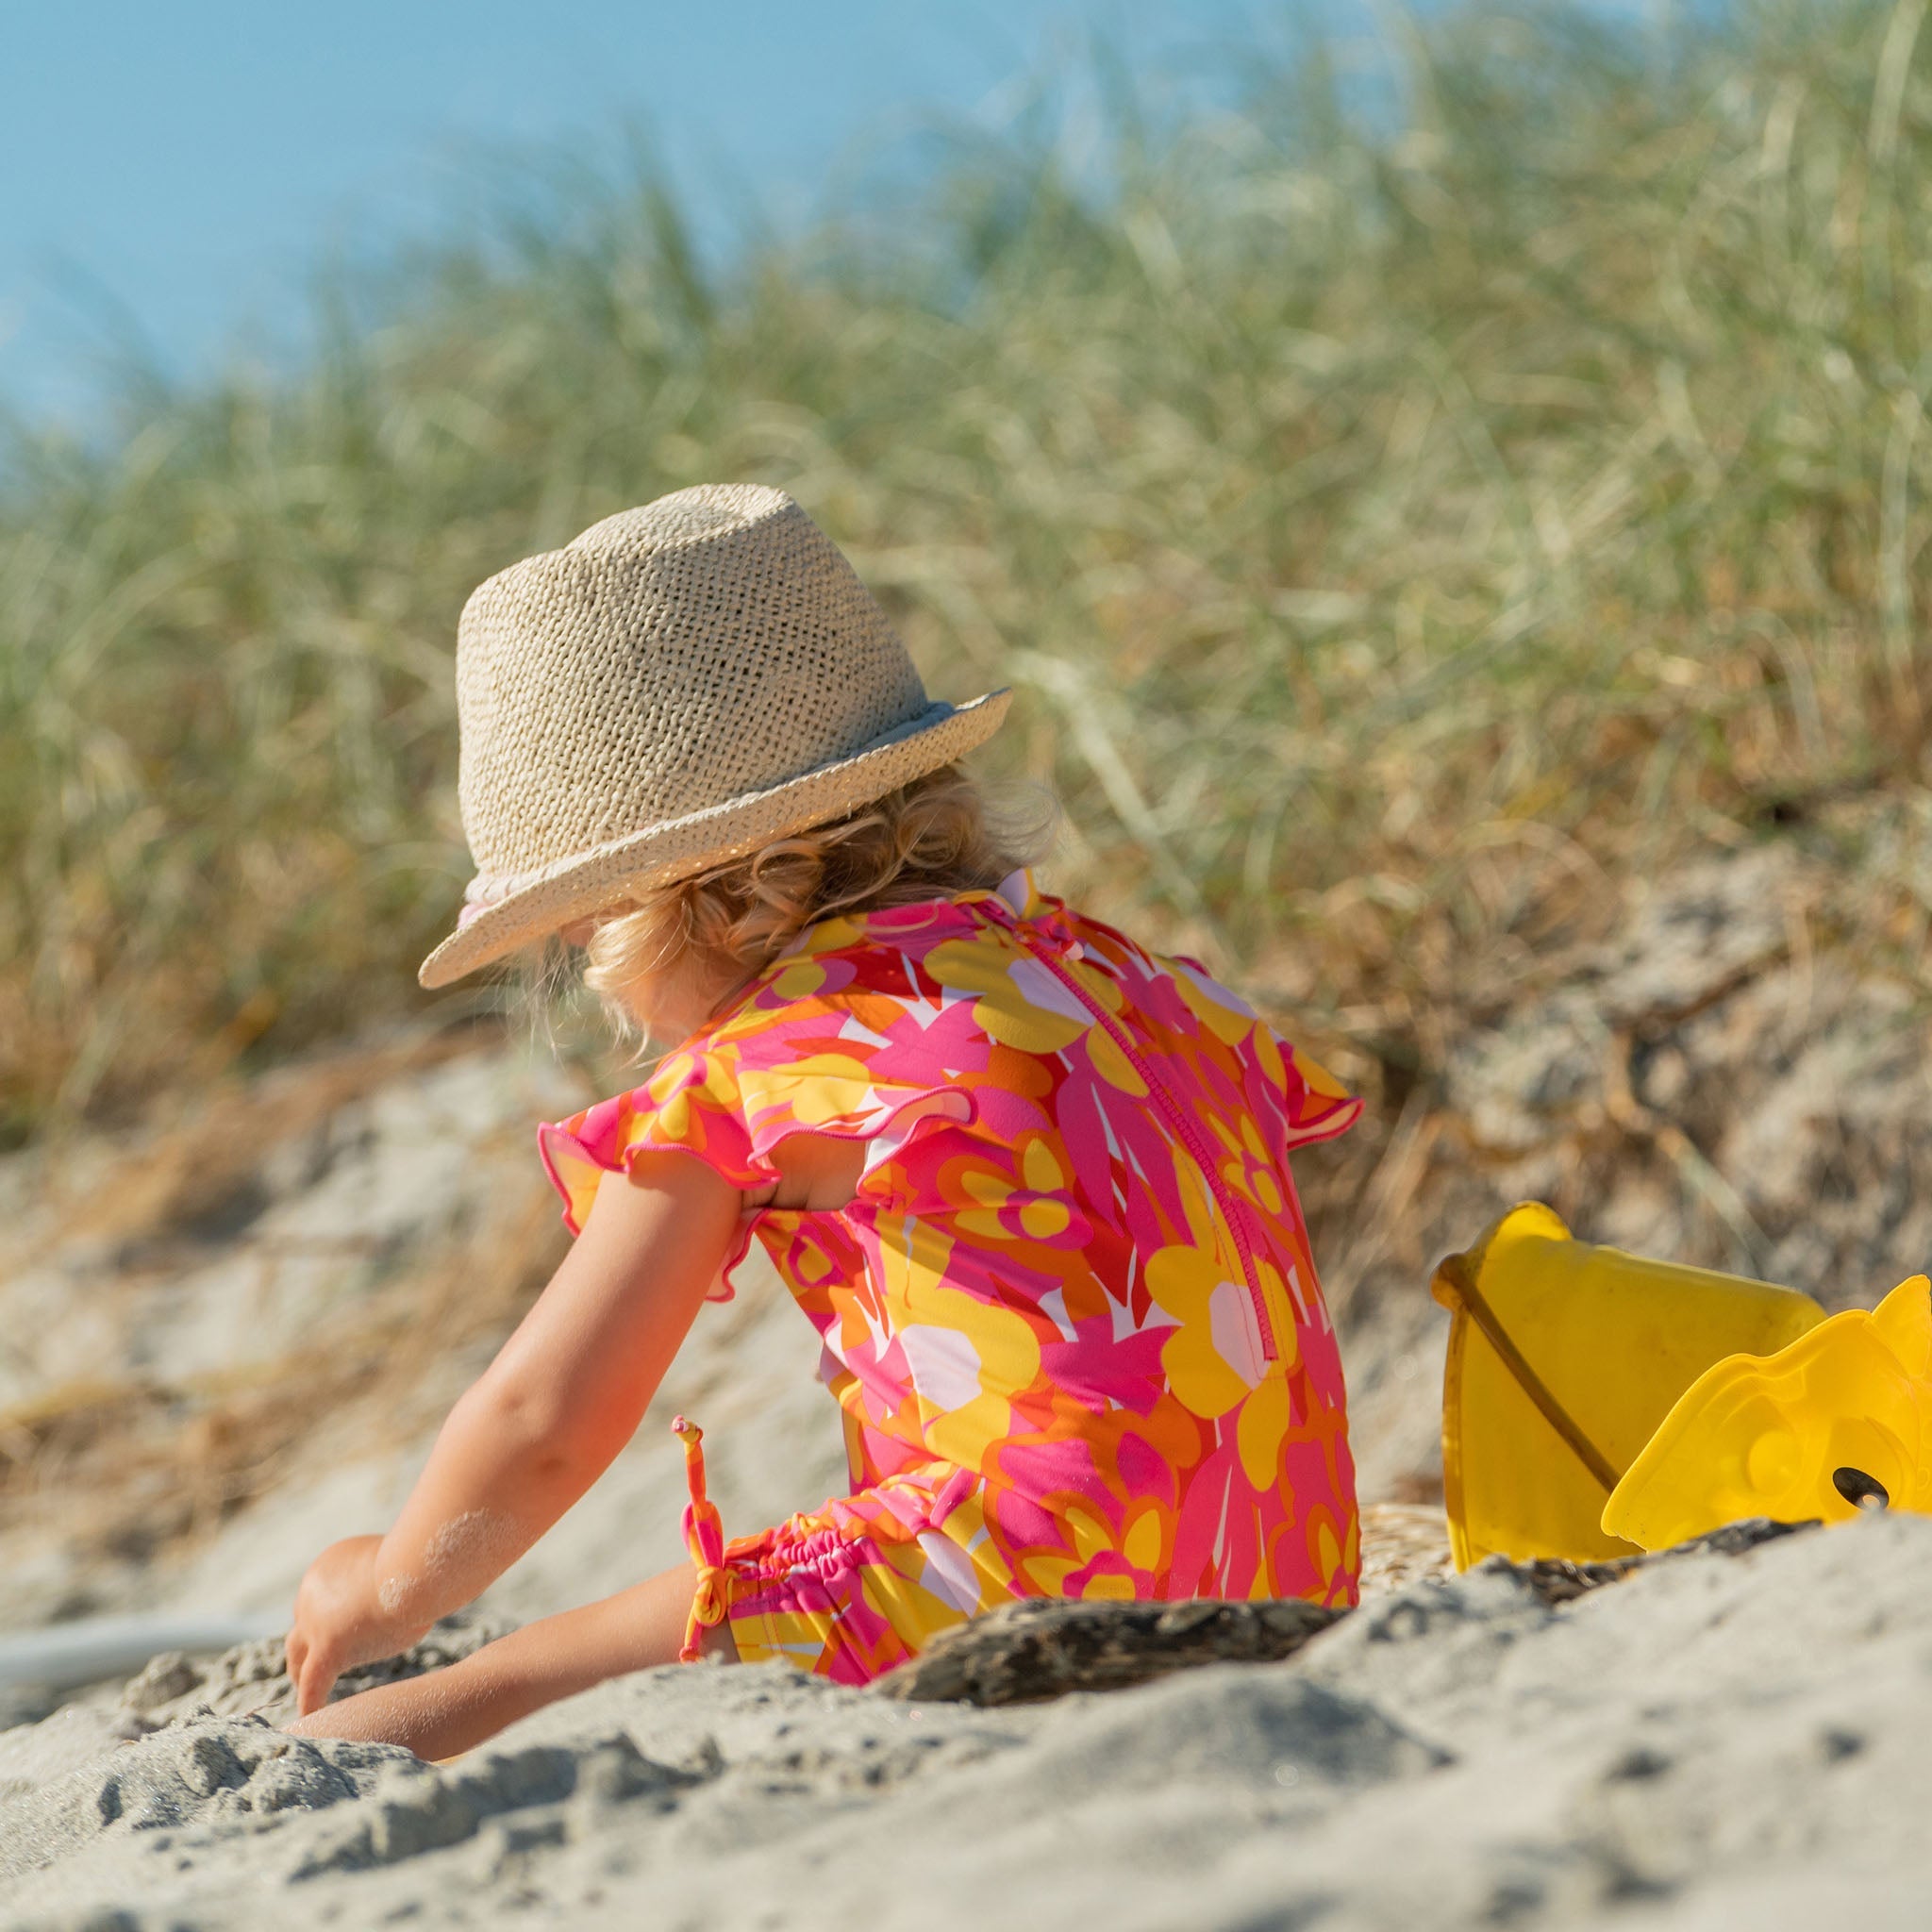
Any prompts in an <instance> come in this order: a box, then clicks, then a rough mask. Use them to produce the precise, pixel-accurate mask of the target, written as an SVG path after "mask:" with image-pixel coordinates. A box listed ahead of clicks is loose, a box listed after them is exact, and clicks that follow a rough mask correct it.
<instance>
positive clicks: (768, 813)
mask: <svg viewBox="0 0 1932 1932" xmlns="http://www.w3.org/2000/svg"><path fill="white" fill-rule="evenodd" d="M1012 696H1013V693H1012V691H1011V690H1010V689H1003V690H1000V691H989V692H988V693H987V694H986V695H985V696H984V697H979V698H974V700H973V702H972V703H971V704H967V705H959V706H957V707H955V706H952V705H946V704H936V705H932V706H930V707H928V708H926V709H925V710H924V711H923V712H921V713H920V715H919V716H918V717H917V718H914V719H912V720H910V721H909V722H908V723H907V724H902V725H900V726H898V728H897V729H896V730H893V731H891V732H889V733H887V734H886V735H885V736H884V737H883V738H878V739H875V740H874V741H873V742H872V743H871V744H868V745H866V746H864V747H862V748H861V749H860V750H858V751H857V752H854V753H853V754H852V756H851V757H849V758H840V759H838V760H837V761H836V762H835V763H832V764H829V765H821V766H820V767H819V768H818V769H817V770H816V771H811V772H806V773H804V774H801V775H800V776H798V777H796V778H788V779H787V780H786V781H785V782H784V783H783V784H782V785H774V786H772V787H770V788H769V789H768V790H766V791H753V792H747V793H746V794H745V795H744V796H742V797H740V798H733V799H727V800H726V801H725V802H724V804H723V805H714V806H708V807H707V808H705V809H704V810H703V811H695V812H691V813H689V814H687V815H686V816H685V817H683V818H678V819H670V820H667V821H666V822H665V823H663V824H657V825H651V826H648V827H646V828H645V829H644V830H643V831H641V832H633V833H630V834H629V835H628V836H626V837H625V838H623V839H620V840H616V841H613V842H612V843H610V844H608V845H600V846H598V847H597V848H596V849H595V850H594V851H591V852H586V853H580V854H578V855H577V856H576V857H575V858H567V859H561V860H559V861H558V862H557V863H556V864H555V865H551V866H547V867H545V868H544V870H543V872H542V873H541V874H539V875H538V876H537V877H535V878H533V879H531V880H530V881H529V882H528V883H527V884H525V885H522V886H519V887H518V888H517V890H516V891H513V892H510V893H508V894H506V896H505V897H503V898H501V899H498V900H496V901H495V902H494V903H493V904H491V905H489V906H487V907H485V908H483V910H482V911H480V912H478V913H476V914H475V916H474V917H473V918H471V919H470V920H469V921H468V923H467V924H463V925H461V926H459V927H458V929H457V930H456V931H455V932H453V933H452V934H451V935H450V936H449V938H448V939H446V940H444V941H443V942H442V943H441V945H440V946H438V947H437V948H436V950H435V951H434V952H433V953H431V954H430V955H429V957H428V958H426V959H425V960H424V962H423V964H422V965H421V966H420V967H419V968H417V971H416V978H417V981H418V983H419V984H420V985H423V986H425V987H429V988H431V989H434V988H436V987H441V986H449V985H452V984H454V983H455V982H456V981H457V980H458V979H461V978H462V977H463V976H464V975H465V974H470V973H474V972H475V971H476V969H477V968H478V967H480V966H488V965H490V964H491V962H492V961H494V960H497V959H502V958H507V957H508V955H509V954H511V953H514V952H517V951H518V950H520V949H521V948H522V947H524V946H526V945H530V944H532V943H534V942H535V941H538V940H541V939H544V938H547V937H548V936H549V935H550V934H551V933H553V932H556V931H557V930H558V928H559V927H561V926H565V925H568V924H570V923H571V922H572V921H573V920H575V919H583V918H587V917H588V916H589V915H590V914H591V913H593V912H597V911H600V910H602V908H604V907H606V906H608V904H609V903H610V902H611V901H612V900H613V899H616V898H620V897H623V896H625V894H627V893H632V892H641V891H650V890H652V889H653V888H655V887H658V886H670V885H675V884H676V883H677V881H678V880H679V879H687V878H690V877H691V875H692V874H694V873H700V872H704V871H707V870H708V868H709V867H711V866H714V865H723V864H724V863H725V862H726V861H728V860H730V859H733V858H745V857H747V856H748V855H750V854H751V853H754V852H756V851H758V849H759V848H760V847H761V846H764V845H769V844H771V843H772V842H773V841H774V840H777V839H788V838H791V836H792V835H793V834H795V833H798V832H803V831H807V830H808V829H809V828H810V827H811V826H813V825H822V824H827V823H828V822H830V821H831V820H833V819H839V818H843V817H844V816H845V814H846V813H847V812H851V811H857V810H858V808H859V807H860V806H862V805H870V804H871V803H872V802H873V801H874V799H876V798H883V797H884V796H885V795H886V793H887V792H889V791H897V790H898V788H899V787H900V786H901V785H909V784H910V783H911V782H912V781H913V780H914V779H915V778H923V777H924V776H925V775H926V774H928V773H929V772H936V771H938V770H939V768H940V767H941V765H947V764H951V763H952V761H953V760H954V759H955V758H963V757H964V756H965V755H966V753H968V752H969V751H972V750H973V749H974V747H975V746H976V745H981V744H984V743H985V742H986V741H987V740H988V739H989V738H991V736H992V734H993V733H994V732H995V731H997V730H998V729H999V727H1000V724H1001V723H1002V722H1003V721H1004V719H1005V718H1006V715H1007V707H1008V705H1009V704H1010V703H1011V702H1012Z"/></svg>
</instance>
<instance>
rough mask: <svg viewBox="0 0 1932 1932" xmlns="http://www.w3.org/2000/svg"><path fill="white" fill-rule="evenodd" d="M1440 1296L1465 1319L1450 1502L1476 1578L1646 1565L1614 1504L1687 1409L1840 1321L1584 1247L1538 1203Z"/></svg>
mask: <svg viewBox="0 0 1932 1932" xmlns="http://www.w3.org/2000/svg"><path fill="white" fill-rule="evenodd" d="M1432 1286H1433V1292H1434V1294H1435V1297H1436V1299H1437V1300H1438V1301H1439V1302H1441V1304H1442V1305H1443V1307H1446V1308H1448V1309H1449V1311H1450V1315H1451V1317H1452V1320H1451V1324H1450V1329H1449V1356H1448V1363H1447V1366H1446V1368H1445V1370H1444V1374H1443V1378H1442V1500H1443V1507H1444V1509H1445V1511H1446V1513H1447V1516H1448V1519H1449V1541H1450V1547H1451V1549H1452V1551H1453V1552H1454V1554H1455V1557H1456V1563H1457V1568H1458V1569H1462V1570H1467V1569H1468V1568H1469V1567H1470V1566H1471V1565H1472V1564H1474V1563H1479V1562H1481V1561H1482V1559H1483V1558H1484V1557H1488V1556H1491V1555H1493V1554H1496V1553H1498V1552H1500V1553H1501V1554H1502V1555H1504V1556H1507V1557H1515V1558H1517V1559H1518V1560H1523V1559H1525V1558H1528V1557H1569V1558H1570V1559H1571V1560H1573V1561H1576V1562H1586V1561H1591V1560H1592V1559H1598V1558H1603V1557H1624V1556H1630V1555H1632V1554H1634V1551H1635V1548H1636V1546H1635V1545H1634V1544H1633V1543H1631V1542H1628V1541H1624V1539H1623V1538H1621V1537H1616V1536H1611V1535H1607V1533H1606V1532H1605V1530H1604V1528H1603V1526H1602V1522H1603V1515H1604V1507H1605V1505H1606V1504H1607V1501H1608V1500H1609V1497H1610V1494H1611V1492H1612V1491H1614V1490H1615V1489H1616V1487H1617V1485H1618V1483H1619V1481H1620V1480H1621V1478H1622V1476H1623V1474H1624V1471H1625V1470H1626V1469H1629V1468H1630V1467H1631V1465H1632V1464H1633V1463H1634V1462H1635V1461H1636V1460H1637V1458H1638V1456H1639V1454H1640V1453H1641V1451H1642V1449H1643V1447H1644V1445H1645V1444H1646V1443H1647V1442H1648V1441H1650V1439H1651V1437H1652V1435H1653V1434H1654V1433H1655V1432H1656V1430H1657V1425H1658V1424H1659V1423H1661V1422H1662V1421H1663V1419H1664V1417H1665V1416H1666V1414H1668V1413H1669V1411H1670V1410H1671V1407H1672V1406H1673V1405H1674V1403H1675V1402H1676V1400H1677V1398H1678V1397H1679V1396H1680V1395H1682V1394H1683V1393H1684V1392H1685V1391H1686V1390H1687V1389H1689V1388H1690V1386H1691V1383H1693V1382H1694V1381H1696V1379H1697V1378H1698V1376H1699V1375H1701V1374H1703V1373H1704V1371H1705V1370H1707V1368H1709V1367H1710V1366H1711V1365H1712V1364H1713V1363H1714V1362H1717V1361H1720V1360H1722V1359H1723V1358H1724V1357H1726V1356H1733V1355H1740V1354H1741V1355H1756V1356H1762V1355H1771V1354H1774V1352H1776V1351H1777V1350H1779V1349H1782V1348H1784V1347H1785V1346H1786V1345H1787V1344H1788V1343H1790V1342H1791V1341H1796V1340H1797V1338H1798V1337H1799V1336H1801V1335H1803V1334H1805V1333H1806V1332H1807V1330H1808V1329H1811V1328H1813V1327H1815V1326H1816V1325H1817V1324H1819V1323H1820V1322H1822V1321H1824V1309H1823V1308H1821V1307H1819V1306H1818V1304H1817V1303H1816V1302H1814V1301H1813V1300H1812V1299H1811V1298H1810V1296H1809V1295H1805V1294H1800V1293H1798V1292H1797V1291H1796V1290H1794V1289H1789V1288H1776V1287H1773V1286H1772V1285H1771V1284H1769V1283H1767V1282H1762V1281H1749V1280H1746V1279H1744V1278H1743V1277H1741V1276H1739V1275H1733V1274H1713V1273H1712V1272H1710V1271H1709V1270H1708V1269H1704V1268H1679V1267H1675V1266H1673V1265H1672V1264H1671V1263H1669V1262H1665V1261H1651V1260H1646V1259H1644V1258H1643V1257H1641V1256H1638V1255H1626V1254H1624V1253H1623V1252H1621V1251H1620V1250H1619V1249H1616V1248H1601V1247H1594V1246H1591V1244H1590V1243H1589V1242H1586V1241H1575V1240H1573V1239H1572V1237H1571V1233H1570V1230H1569V1229H1568V1228H1567V1227H1566V1226H1565V1225H1564V1224H1563V1222H1562V1220H1561V1219H1560V1218H1559V1217H1558V1216H1557V1214H1556V1213H1555V1212H1554V1211H1553V1210H1552V1209H1550V1208H1545V1207H1543V1206H1542V1205H1541V1203H1540V1202H1534V1201H1531V1202H1525V1203H1524V1205H1523V1206H1521V1207H1518V1208H1511V1209H1510V1211H1509V1212H1508V1213H1507V1214H1506V1215H1505V1216H1504V1217H1503V1219H1502V1220H1501V1221H1499V1222H1498V1223H1497V1224H1495V1226H1493V1227H1492V1228H1491V1229H1490V1231H1489V1232H1488V1234H1486V1235H1485V1236H1484V1237H1483V1239H1482V1240H1481V1241H1478V1242H1477V1243H1476V1245H1475V1246H1474V1248H1472V1249H1470V1250H1469V1251H1468V1253H1466V1254H1461V1255H1451V1256H1449V1257H1447V1258H1446V1259H1445V1260H1444V1261H1443V1262H1442V1263H1441V1265H1440V1266H1439V1267H1438V1268H1437V1270H1436V1275H1435V1281H1434V1283H1433V1285H1432Z"/></svg>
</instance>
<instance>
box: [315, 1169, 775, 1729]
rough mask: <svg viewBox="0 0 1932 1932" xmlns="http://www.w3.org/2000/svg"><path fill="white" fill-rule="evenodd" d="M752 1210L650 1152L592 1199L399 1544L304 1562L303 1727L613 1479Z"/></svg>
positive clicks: (423, 1489) (441, 1446)
mask: <svg viewBox="0 0 1932 1932" xmlns="http://www.w3.org/2000/svg"><path fill="white" fill-rule="evenodd" d="M740 1208H741V1197H740V1195H739V1194H738V1192H737V1191H736V1190H735V1189H733V1188H732V1187H731V1186H730V1184H729V1183H728V1182H726V1181H724V1180H723V1179H722V1178H721V1177H720V1176H719V1175H717V1174H714V1173H713V1172H712V1171H711V1169H710V1168H708V1167H707V1166H706V1165H705V1163H704V1162H703V1161H700V1160H694V1159H691V1158H689V1157H688V1156H685V1155H682V1154H677V1153H669V1152H666V1153H653V1154H647V1155H645V1156H644V1157H643V1158H641V1159H640V1160H639V1161H638V1163H637V1165H636V1166H635V1167H634V1168H633V1169H632V1171H631V1174H630V1184H629V1185H628V1186H626V1185H625V1183H624V1180H623V1177H622V1176H619V1175H615V1174H613V1175H611V1176H609V1177H608V1179H607V1180H606V1181H605V1183H604V1185H603V1186H602V1187H600V1188H599V1189H598V1191H597V1196H596V1200H595V1202H594V1204H593V1205H592V1207H591V1214H590V1217H589V1219H588V1221H587V1222H586V1224H585V1226H584V1231H583V1233H582V1235H581V1236H580V1237H579V1238H578V1239H577V1241H576V1242H575V1245H574V1246H573V1247H572V1249H571V1251H570V1253H569V1254H568V1255H567V1256H566V1257H564V1259H563V1262H562V1265H561V1266H560V1267H559V1268H558V1271H557V1273H556V1274H555V1275H553V1276H552V1277H551V1280H550V1284H549V1286H548V1287H547V1288H545V1289H544V1291H543V1292H542V1294H541V1297H540V1298H539V1299H538V1301H537V1304H536V1306H535V1307H532V1308H531V1310H530V1312H529V1313H528V1314H527V1315H525V1318H524V1320H523V1322H522V1323H521V1324H519V1325H518V1327H517V1330H516V1332H515V1334H513V1335H512V1336H511V1337H510V1339H509V1340H508V1341H507V1342H506V1343H505V1344H504V1346H503V1349H502V1351H501V1353H500V1354H499V1355H498V1356H497V1357H496V1359H495V1360H494V1361H493V1362H492V1363H491V1365H490V1367H489V1368H488V1369H487V1370H486V1371H485V1372H484V1374H483V1375H482V1376H481V1378H480V1379H479V1380H478V1381H477V1382H476V1383H475V1386H474V1387H473V1388H472V1389H471V1390H470V1391H468V1392H467V1393H466V1394H465V1395H464V1396H463V1397H462V1398H461V1400H460V1401H458V1404H457V1405H456V1407H455V1408H453V1409H452V1410H451V1411H450V1415H449V1420H448V1421H447V1422H445V1423H444V1424H443V1425H442V1430H441V1434H440V1435H439V1436H438V1437H437V1439H436V1446H435V1448H434V1449H433V1450H432V1451H431V1453H430V1457H429V1463H428V1466H427V1467H426V1468H425V1470H424V1472H423V1474H422V1476H421V1477H420V1478H419V1480H418V1481H417V1484H416V1487H415V1489H414V1490H413V1491H411V1493H410V1495H409V1499H408V1502H407V1503H406V1504H405V1505H404V1506H403V1511H402V1514H401V1516H400V1517H398V1518H397V1520H396V1524H395V1527H394V1528H393V1529H391V1531H390V1533H389V1534H388V1535H387V1536H386V1537H351V1538H350V1539H348V1540H347V1541H344V1542H339V1543H336V1544H333V1545H332V1546H331V1547H330V1548H328V1549H326V1550H325V1551H324V1552H323V1553H322V1555H321V1556H320V1557H317V1558H316V1559H315V1561H314V1563H312V1564H311V1565H310V1566H309V1570H308V1575H307V1576H305V1577H304V1578H303V1582H302V1589H301V1591H300V1593H299V1595H298V1596H297V1598H296V1602H295V1624H294V1628H293V1629H292V1630H291V1632H290V1634H289V1674H290V1675H291V1677H292V1678H293V1679H294V1682H295V1686H296V1693H297V1699H298V1703H299V1707H300V1708H301V1710H302V1711H303V1713H304V1714H305V1715H306V1714H307V1713H308V1712H309V1711H311V1710H315V1709H318V1708H320V1707H321V1706H322V1704H323V1701H324V1700H325V1698H326V1697H327V1695H328V1692H329V1687H330V1686H331V1685H332V1684H333V1683H334V1682H335V1680H336V1678H337V1677H338V1676H339V1675H340V1674H341V1672H343V1671H344V1670H346V1669H348V1668H350V1667H351V1666H352V1665H354V1664H358V1663H367V1662H369V1661H371V1660H373V1659H374V1658H375V1657H390V1656H392V1655H393V1654H394V1653H395V1652H396V1651H398V1650H402V1649H405V1648H407V1647H408V1645H409V1644H411V1643H413V1642H415V1641H416V1640H417V1639H418V1638H420V1637H421V1636H422V1635H423V1634H424V1632H425V1631H426V1630H427V1629H428V1628H429V1626H430V1625H431V1624H433V1623H434V1622H435V1621H436V1620H437V1618H438V1617H441V1616H443V1615H446V1614H447V1613H448V1612H449V1611H451V1610H453V1609H456V1608H458V1607H459V1606H461V1605H463V1604H466V1603H468V1602H469V1601H470V1600H471V1599H472V1598H473V1597H475V1595H476V1594H477V1592H478V1591H481V1590H482V1589H483V1588H484V1587H485V1586H486V1585H488V1584H489V1583H491V1582H492V1581H493V1580H494V1579H495V1578H496V1577H497V1576H499V1575H501V1574H502V1573H503V1572H504V1571H505V1570H507V1569H508V1567H509V1565H510V1564H511V1563H513V1562H514V1561H515V1560H516V1559H517V1557H520V1556H522V1555H523V1553H524V1552H525V1550H527V1549H528V1548H529V1547H530V1545H531V1544H532V1543H534V1542H535V1541H537V1540H538V1538H539V1537H541V1535H542V1534H543V1532H544V1531H545V1530H547V1529H548V1528H549V1527H550V1525H551V1524H553V1523H555V1522H556V1521H557V1519H558V1517H559V1516H561V1515H562V1514H563V1512H564V1511H565V1510H566V1509H568V1508H569V1507H570V1506H571V1505H572V1504H573V1503H575V1501H576V1500H577V1498H578V1497H579V1496H581V1495H582V1494H583V1493H584V1491H586V1490H588V1489H589V1488H590V1487H591V1484H592V1483H593V1482H594V1481H595V1480H596V1479H597V1477H598V1476H599V1475H601V1474H603V1472H604V1471H605V1469H607V1468H608V1466H609V1464H610V1462H611V1460H612V1458H613V1457H615V1456H616V1455H617V1452H618V1451H619V1450H620V1449H622V1448H623V1447H624V1445H625V1442H627V1441H629V1440H630V1438H631V1436H632V1434H633V1433H634V1432H635V1430H636V1428H637V1425H638V1422H639V1420H640V1418H641V1416H642V1415H643V1412H644V1408H645V1406H646V1405H647V1404H648V1403H649V1401H650V1399H651V1397H652V1395H653V1394H654V1393H655V1392H656V1391H657V1387H658V1381H659V1380H660V1379H661V1378H662V1376H663V1374H664V1371H665V1370H666V1368H668V1367H669V1366H670V1363H671V1358H672V1357H674V1356H675V1354H676V1353H677V1350H678V1346H679V1344H680V1343H681V1342H682V1341H683V1340H684V1337H685V1334H686V1332H687V1331H688V1330H689V1328H690V1327H691V1321H692V1319H693V1318H694V1317H695V1315H696V1314H697V1311H698V1308H699V1307H700V1306H701V1304H702V1303H703V1301H704V1298H705V1295H706V1293H707V1291H708V1289H709V1287H710V1285H711V1282H712V1280H713V1279H714V1278H715V1276H716V1274H717V1272H718V1269H719V1266H720V1264H721V1263H722V1262H723V1260H724V1257H725V1254H726V1253H727V1252H728V1249H729V1244H730V1241H731V1238H732V1234H733V1232H734V1230H735V1227H736V1224H737V1220H738V1216H739V1212H740Z"/></svg>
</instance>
